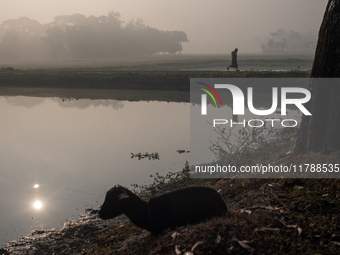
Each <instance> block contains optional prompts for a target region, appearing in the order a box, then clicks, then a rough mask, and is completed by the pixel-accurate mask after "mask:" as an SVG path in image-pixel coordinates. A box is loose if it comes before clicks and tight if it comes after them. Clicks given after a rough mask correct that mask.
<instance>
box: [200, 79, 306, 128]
mask: <svg viewBox="0 0 340 255" xmlns="http://www.w3.org/2000/svg"><path fill="white" fill-rule="evenodd" d="M196 83H198V84H201V85H203V86H205V87H206V88H202V87H197V88H198V89H200V90H202V91H204V92H205V93H204V94H201V115H207V105H208V103H207V95H209V96H210V98H211V99H212V100H213V102H214V105H215V106H217V103H216V99H215V96H216V97H217V98H218V100H219V102H220V106H221V107H222V106H223V105H222V100H221V97H220V94H219V93H218V92H217V91H216V89H221V90H219V91H222V89H223V90H228V91H229V92H230V93H231V96H232V101H233V103H232V112H233V115H238V116H240V115H244V114H245V96H244V93H243V91H242V90H241V89H240V88H239V87H238V86H236V85H232V84H214V87H212V86H210V85H208V84H206V83H202V82H196ZM208 89H210V91H212V93H213V94H214V95H215V96H214V95H213V94H212V93H211V92H210V91H209V90H208ZM278 92H279V88H278V87H271V102H272V104H271V107H270V108H269V109H256V108H255V107H254V94H253V87H247V93H246V94H247V107H248V109H249V111H250V112H251V113H252V114H254V115H258V116H268V115H270V114H273V113H275V112H277V109H278V99H279V93H278ZM291 93H294V94H298V95H302V96H303V97H302V98H290V97H289V96H288V95H289V94H291ZM280 94H281V97H280V99H281V100H280V101H281V105H280V112H281V116H286V115H287V105H295V106H296V108H297V109H299V110H300V111H301V112H302V114H304V115H312V114H311V113H310V112H309V111H308V110H307V109H306V107H305V106H304V105H303V104H305V103H307V102H308V101H309V100H310V99H311V93H310V91H309V90H308V89H306V88H301V87H281V88H280ZM278 121H280V122H281V126H282V127H295V126H297V124H298V123H297V121H296V120H295V119H283V120H281V119H265V120H262V119H250V120H248V121H247V122H246V120H245V119H244V120H243V121H242V122H235V121H233V120H232V119H231V120H227V119H222V118H220V119H213V126H214V127H215V126H216V125H225V124H227V123H230V127H232V126H233V125H243V126H244V127H245V126H246V124H248V126H250V127H262V126H263V125H264V123H265V122H267V123H270V124H271V126H272V127H274V123H276V122H278Z"/></svg>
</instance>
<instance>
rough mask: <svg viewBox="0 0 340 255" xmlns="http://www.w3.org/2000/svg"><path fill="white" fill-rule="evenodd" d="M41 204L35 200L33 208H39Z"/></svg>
mask: <svg viewBox="0 0 340 255" xmlns="http://www.w3.org/2000/svg"><path fill="white" fill-rule="evenodd" d="M41 206H42V203H41V202H40V201H35V202H34V208H35V209H40V208H41Z"/></svg>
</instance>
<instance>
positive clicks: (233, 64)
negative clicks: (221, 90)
mask: <svg viewBox="0 0 340 255" xmlns="http://www.w3.org/2000/svg"><path fill="white" fill-rule="evenodd" d="M237 52H238V49H237V48H236V49H235V50H234V51H233V52H231V65H230V66H228V67H227V70H228V71H229V68H230V67H232V68H236V71H238V69H237V68H238V64H237Z"/></svg>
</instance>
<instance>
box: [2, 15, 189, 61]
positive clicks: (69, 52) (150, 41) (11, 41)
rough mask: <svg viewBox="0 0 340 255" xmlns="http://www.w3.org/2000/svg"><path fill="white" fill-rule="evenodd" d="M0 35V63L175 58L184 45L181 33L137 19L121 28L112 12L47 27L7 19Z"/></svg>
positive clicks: (55, 22) (65, 17)
mask: <svg viewBox="0 0 340 255" xmlns="http://www.w3.org/2000/svg"><path fill="white" fill-rule="evenodd" d="M0 34H1V41H0V58H1V59H2V60H3V61H13V60H40V59H53V60H60V59H91V58H112V57H127V56H141V55H152V54H157V53H159V54H162V53H163V54H175V53H176V52H181V51H182V49H183V46H182V43H183V42H188V38H187V35H186V33H185V32H183V31H161V30H159V29H157V28H152V27H150V26H147V25H146V24H145V23H144V22H143V21H142V20H140V19H137V20H130V21H129V22H128V23H126V24H123V21H122V20H121V19H120V14H119V13H115V12H110V13H109V14H108V15H102V16H98V17H95V16H88V17H86V16H85V15H82V14H73V15H62V16H57V17H55V18H54V20H53V22H51V23H48V24H41V23H39V22H38V21H36V20H33V19H30V18H27V17H22V18H18V19H11V20H6V21H4V22H2V24H1V26H0Z"/></svg>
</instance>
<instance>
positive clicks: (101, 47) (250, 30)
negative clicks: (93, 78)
mask: <svg viewBox="0 0 340 255" xmlns="http://www.w3.org/2000/svg"><path fill="white" fill-rule="evenodd" d="M326 3H327V0H299V1H296V0H286V1H281V0H257V1H251V0H243V1H225V0H216V1H206V0H186V1H181V0H162V1H159V0H129V2H128V4H127V2H126V1H123V0H115V1H107V0H97V1H93V0H85V1H80V0H69V1H63V0H49V1H41V0H30V1H21V0H3V1H1V3H0V17H1V20H0V63H8V62H10V61H17V60H20V61H22V60H40V59H43V60H65V59H93V58H97V59H102V58H113V57H127V56H145V55H153V54H180V53H182V54H201V53H209V54H211V53H213V54H216V53H217V54H228V55H230V52H231V51H232V50H233V49H235V48H238V49H239V53H240V54H243V53H254V52H257V53H312V52H314V51H315V45H316V40H317V35H318V30H319V28H320V24H321V20H322V17H323V13H324V11H325V7H326ZM112 10H114V11H112Z"/></svg>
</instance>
